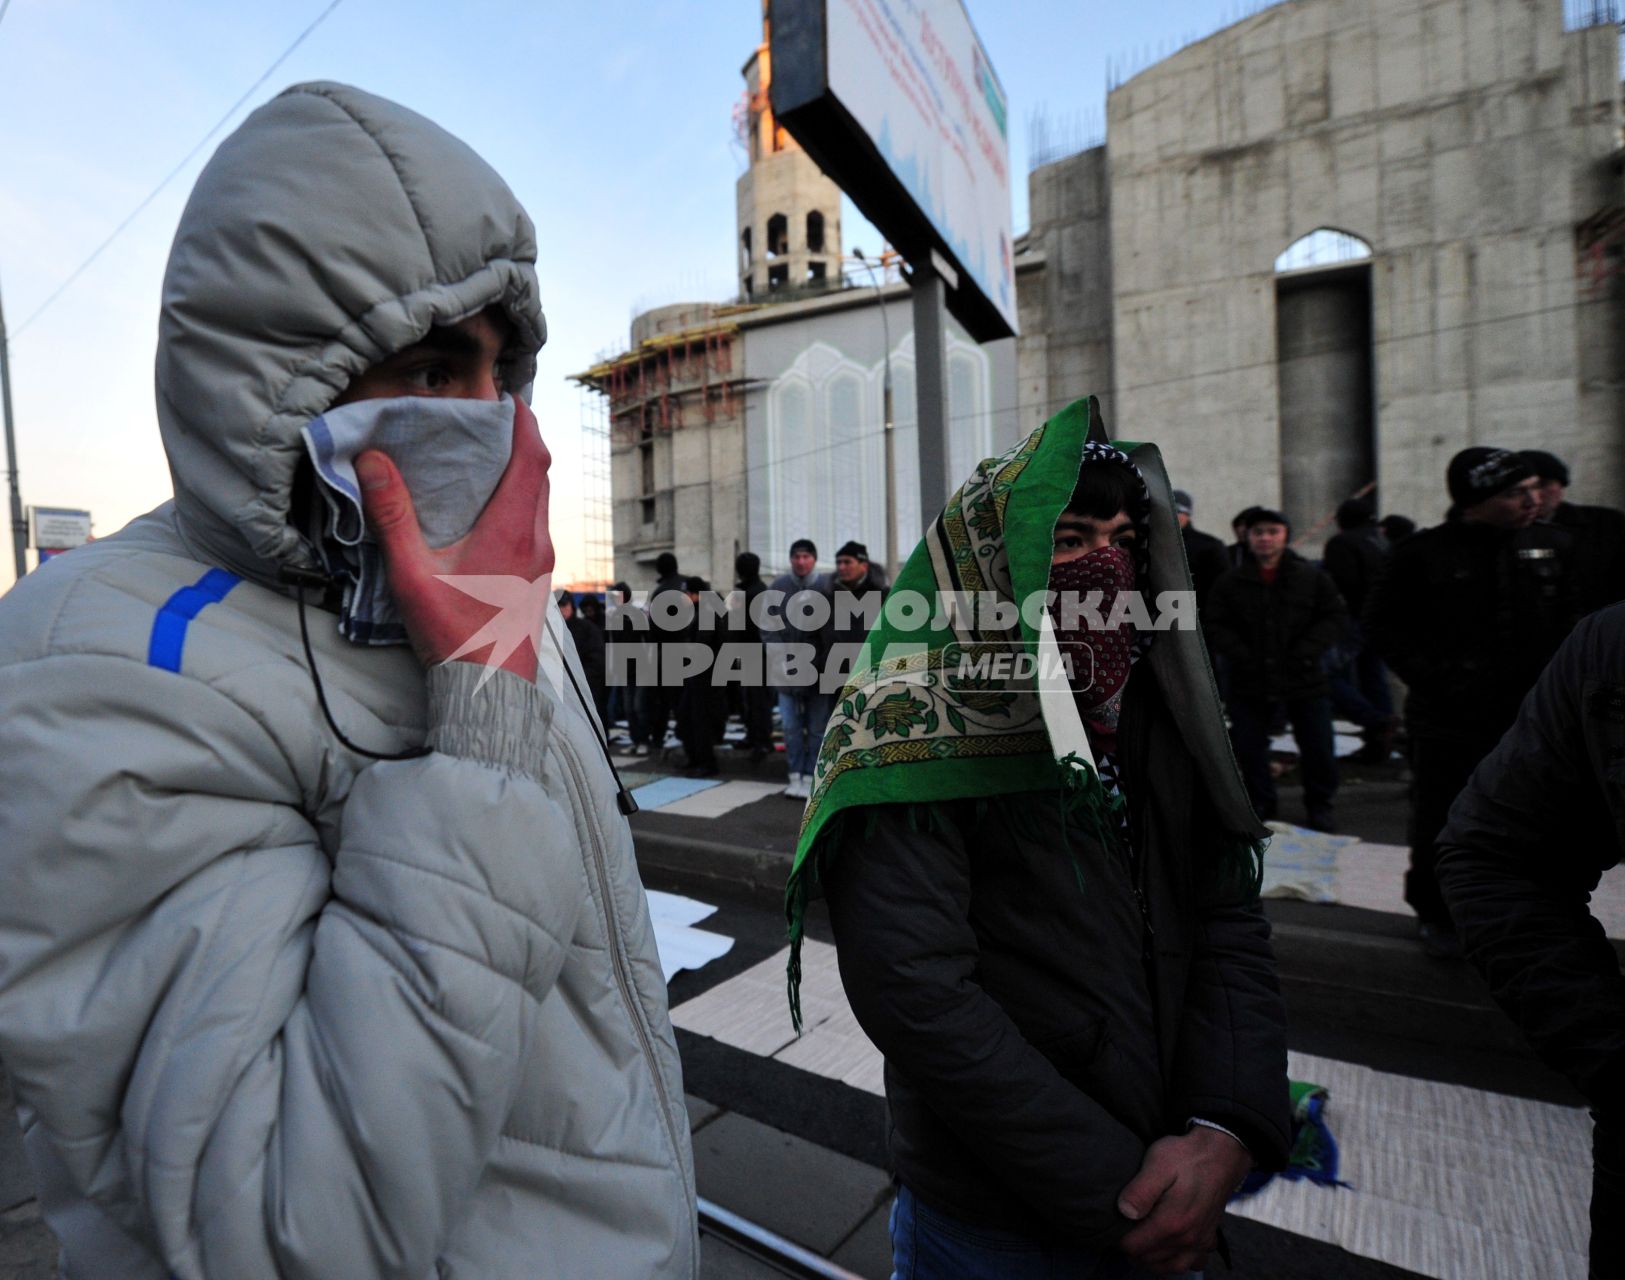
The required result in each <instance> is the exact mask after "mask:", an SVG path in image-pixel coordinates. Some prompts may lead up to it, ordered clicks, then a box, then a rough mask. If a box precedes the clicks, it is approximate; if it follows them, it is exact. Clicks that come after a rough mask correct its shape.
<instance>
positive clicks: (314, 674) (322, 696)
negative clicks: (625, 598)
mask: <svg viewBox="0 0 1625 1280" xmlns="http://www.w3.org/2000/svg"><path fill="white" fill-rule="evenodd" d="M279 576H280V578H281V579H282V581H283V582H286V583H287V584H288V585H290V586H291V587H293V589H294V598H295V599H296V600H297V601H298V602H299V639H300V641H301V642H302V643H303V644H304V647H305V665H306V666H308V667H309V668H310V682H311V684H313V685H314V686H315V687H316V702H317V705H319V706H320V707H321V709H322V715H323V717H324V718H325V719H326V720H327V727H328V728H329V729H331V730H332V731H333V736H334V737H335V738H337V739H338V740H339V741H340V742H341V743H342V744H343V745H344V746H345V747H346V748H348V749H349V750H351V751H353V752H355V753H356V754H357V755H358V756H366V757H367V758H368V759H369V760H421V759H422V758H423V757H424V756H426V755H428V754H430V752H431V751H432V750H433V748H431V747H410V748H408V749H407V750H405V751H370V750H368V749H367V748H366V747H363V746H361V745H360V744H359V743H355V742H351V741H350V739H349V738H348V737H346V736H345V733H344V730H343V729H340V728H339V726H338V722H337V721H336V720H334V719H333V712H332V709H331V708H330V707H329V706H328V705H327V691H326V690H325V689H324V688H322V677H321V673H320V672H319V671H317V669H316V652H315V650H314V649H312V648H311V644H310V626H309V623H307V622H306V620H305V588H306V587H321V588H323V589H324V590H325V589H326V588H327V587H329V586H331V585H332V579H331V578H329V577H328V576H327V575H326V574H324V573H320V572H318V571H316V570H314V569H299V568H294V567H292V566H284V567H283V569H282V571H281V573H280V574H279ZM542 629H543V630H544V631H546V632H547V633H548V636H549V637H550V638H551V639H552V641H553V647H554V648H555V649H557V650H558V651H559V661H560V663H561V664H562V665H563V667H564V674H565V676H566V677H567V678H568V679H569V681H570V688H571V689H573V690H575V695H576V701H577V702H579V703H580V704H581V709H582V710H583V711H585V712H586V713H587V723H588V724H594V723H595V721H594V720H593V711H592V707H591V706H590V705H589V704H588V702H587V699H586V697H585V696H584V695H583V694H582V692H581V686H580V685H579V684H577V683H576V675H575V672H573V671H571V670H570V661H569V659H568V658H566V657H565V654H564V649H563V647H562V646H561V645H560V644H559V640H558V637H557V636H555V635H553V628H552V627H550V626H548V625H547V620H546V619H545V618H544V619H543V620H542ZM593 739H594V741H596V742H597V743H598V747H599V750H601V751H602V752H603V753H604V763H605V764H607V765H608V766H609V773H610V776H611V777H612V778H614V779H615V807H616V808H617V809H619V810H620V811H621V813H622V814H623V815H624V816H626V817H631V816H632V815H633V814H634V813H636V812H637V811H638V802H637V801H636V800H635V799H634V798H633V796H632V793H631V792H630V791H628V790H627V789H626V784H625V783H624V782H622V781H621V773H620V770H619V769H617V768H616V767H615V759H614V757H613V756H612V755H611V754H610V750H609V740H608V738H606V737H605V736H604V734H603V731H602V730H601V729H595V731H594V733H593Z"/></svg>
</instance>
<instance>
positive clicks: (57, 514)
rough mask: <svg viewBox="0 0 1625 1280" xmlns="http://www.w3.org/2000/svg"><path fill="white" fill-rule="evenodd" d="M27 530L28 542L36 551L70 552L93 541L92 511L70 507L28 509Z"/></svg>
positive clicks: (42, 558) (42, 557) (43, 557)
mask: <svg viewBox="0 0 1625 1280" xmlns="http://www.w3.org/2000/svg"><path fill="white" fill-rule="evenodd" d="M28 529H29V538H28V540H29V542H30V543H31V544H32V545H33V546H34V547H35V548H36V549H38V550H40V551H50V552H56V551H71V550H73V548H75V547H82V546H84V545H85V543H87V542H89V541H90V512H88V511H77V510H74V509H72V508H69V507H29V508H28ZM40 559H41V560H44V559H46V557H45V556H41V557H40Z"/></svg>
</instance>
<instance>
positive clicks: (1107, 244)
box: [1016, 147, 1116, 432]
mask: <svg viewBox="0 0 1625 1280" xmlns="http://www.w3.org/2000/svg"><path fill="white" fill-rule="evenodd" d="M1027 206H1028V210H1029V217H1030V226H1029V229H1028V232H1027V236H1026V242H1025V249H1026V252H1025V253H1021V252H1019V251H1018V253H1017V256H1016V309H1017V312H1018V315H1019V319H1020V323H1021V336H1020V337H1019V338H1018V339H1017V340H1016V352H1017V357H1016V358H1017V369H1018V374H1017V376H1018V378H1019V387H1020V390H1019V403H1020V424H1021V429H1022V431H1023V432H1026V431H1031V430H1032V429H1033V428H1034V427H1037V426H1039V425H1041V424H1042V423H1043V422H1044V421H1045V419H1047V418H1048V417H1049V416H1050V415H1051V414H1053V413H1055V412H1056V411H1057V410H1059V409H1063V408H1065V407H1066V406H1067V405H1068V404H1070V403H1072V401H1074V400H1076V399H1079V398H1080V397H1082V396H1087V395H1097V396H1099V397H1100V398H1101V409H1102V412H1103V413H1104V414H1105V417H1106V421H1107V423H1108V424H1111V423H1113V422H1114V421H1115V418H1114V413H1115V408H1116V405H1115V402H1114V397H1113V395H1112V271H1111V221H1110V209H1111V200H1110V188H1109V186H1108V184H1107V164H1106V149H1105V148H1104V147H1094V148H1092V149H1090V150H1088V151H1084V152H1080V153H1079V154H1077V155H1075V156H1069V157H1068V158H1066V159H1064V160H1059V161H1057V162H1056V163H1054V164H1051V165H1045V166H1044V167H1043V168H1041V169H1035V170H1033V172H1032V173H1030V174H1029V175H1028V177H1027Z"/></svg>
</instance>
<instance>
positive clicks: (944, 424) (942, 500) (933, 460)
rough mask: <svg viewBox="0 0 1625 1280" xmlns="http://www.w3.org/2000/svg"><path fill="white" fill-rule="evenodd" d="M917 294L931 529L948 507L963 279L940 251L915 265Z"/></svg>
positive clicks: (923, 494) (918, 385)
mask: <svg viewBox="0 0 1625 1280" xmlns="http://www.w3.org/2000/svg"><path fill="white" fill-rule="evenodd" d="M909 284H910V285H911V286H912V288H913V291H914V403H915V406H916V411H915V415H914V416H915V418H916V420H917V421H918V422H919V431H920V437H919V449H920V519H921V521H922V522H924V523H925V524H929V523H930V522H931V521H932V520H934V519H935V518H936V513H937V512H939V511H941V510H942V508H943V506H944V505H945V504H946V503H947V501H948V494H949V492H950V491H951V490H950V477H949V475H948V319H947V317H948V308H947V300H946V290H947V289H957V288H958V287H959V274H958V273H957V272H956V271H955V270H954V269H953V268H952V267H951V266H949V265H948V263H947V262H946V261H944V259H943V257H942V255H941V254H939V253H938V252H937V251H936V250H935V249H932V250H931V251H930V255H929V257H927V258H926V260H925V261H923V262H911V263H909Z"/></svg>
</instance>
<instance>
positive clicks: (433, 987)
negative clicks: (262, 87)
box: [0, 83, 699, 1280]
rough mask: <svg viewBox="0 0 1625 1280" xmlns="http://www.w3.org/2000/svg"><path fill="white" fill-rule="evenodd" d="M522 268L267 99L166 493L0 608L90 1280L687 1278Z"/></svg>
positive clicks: (173, 413)
mask: <svg viewBox="0 0 1625 1280" xmlns="http://www.w3.org/2000/svg"><path fill="white" fill-rule="evenodd" d="M536 256H537V246H536V237H535V231H534V228H533V227H532V224H531V221H530V218H529V217H528V216H527V215H526V214H525V211H524V209H522V208H521V207H520V205H519V202H518V201H517V200H516V199H515V198H514V195H513V193H512V192H511V191H510V190H509V189H508V187H507V185H506V184H505V183H504V182H503V180H502V179H501V178H500V177H499V176H498V175H497V173H496V172H495V171H494V170H493V169H492V168H491V167H490V166H489V165H487V164H486V163H485V162H484V161H483V160H482V159H480V157H479V156H478V155H476V154H475V153H474V151H473V150H471V149H470V148H469V147H468V146H467V144H465V143H463V142H461V141H460V140H458V139H457V138H455V137H453V136H452V135H450V134H449V133H447V132H446V131H445V130H443V129H441V128H440V127H439V126H438V125H436V124H434V123H432V122H431V121H429V120H426V119H424V118H423V117H422V116H419V115H417V114H415V113H413V112H412V111H409V110H407V109H406V108H404V107H401V106H399V105H397V104H395V103H393V102H388V101H385V100H384V99H382V98H378V97H375V96H373V95H371V94H368V93H364V92H361V91H360V90H357V89H353V88H349V87H347V86H345V85H339V84H331V83H317V84H303V85H298V86H295V87H294V88H292V89H289V90H288V91H286V92H285V93H283V94H280V95H279V96H277V97H276V98H274V99H272V100H271V101H270V102H269V103H267V104H265V105H264V106H262V107H260V108H259V109H258V110H257V111H255V112H254V113H253V114H252V115H251V116H249V117H248V119H247V120H246V121H245V122H244V123H243V124H242V126H241V127H240V128H239V129H237V131H236V132H235V133H233V134H232V135H231V136H230V137H229V138H227V139H226V140H225V141H224V142H223V143H222V144H221V145H220V148H219V150H217V151H216V152H215V154H214V156H213V157H212V158H211V159H210V161H209V163H208V164H207V165H206V166H205V168H204V170H203V172H202V174H201V175H200V176H199V178H198V181H197V185H196V187H195V188H194V190H193V192H192V195H191V198H190V200H189V201H188V203H187V206H186V209H185V211H184V212H183V213H182V215H181V219H180V225H179V227H178V229H177V231H176V234H175V240H174V246H173V248H172V250H171V252H170V257H169V264H168V268H167V271H166V274H165V278H164V287H163V299H162V306H161V310H160V313H159V323H158V358H157V378H156V382H157V398H158V420H159V425H160V428H161V431H162V435H163V443H164V449H165V451H166V453H167V454H168V456H169V465H170V470H171V474H172V476H173V478H174V483H175V497H174V500H173V501H172V502H166V503H165V504H163V505H162V506H160V507H159V508H157V509H156V510H155V511H153V512H151V513H149V514H148V515H145V516H142V517H140V518H139V519H137V520H135V521H134V522H132V523H131V524H130V525H128V526H126V527H125V528H124V529H122V530H120V531H119V532H118V533H115V534H113V535H112V536H111V537H109V538H105V539H102V540H101V541H98V542H96V543H94V544H93V545H91V546H87V547H84V548H82V549H80V550H76V551H73V552H71V553H69V554H68V555H66V556H63V557H61V559H60V560H58V561H56V562H54V563H52V564H51V565H50V567H49V568H47V569H46V570H44V571H43V572H41V573H37V574H30V575H29V576H28V577H26V578H25V579H23V581H22V582H20V583H18V585H17V586H16V587H15V588H14V589H13V590H12V591H11V592H10V593H9V594H7V596H6V597H5V598H4V600H3V601H0V794H3V795H4V796H5V797H6V802H5V805H4V807H3V809H0V884H4V886H5V889H4V892H0V1058H3V1059H4V1061H5V1065H6V1069H7V1070H8V1071H9V1072H10V1074H11V1076H12V1078H13V1081H14V1083H15V1086H16V1093H17V1100H18V1103H19V1114H20V1118H21V1120H22V1129H23V1133H24V1135H25V1136H24V1141H25V1143H26V1147H27V1154H28V1160H29V1164H30V1165H31V1167H32V1170H33V1174H34V1178H35V1180H36V1182H37V1185H38V1190H39V1199H40V1204H41V1206H42V1208H43V1211H44V1216H45V1219H46V1221H47V1222H48V1223H49V1224H50V1226H51V1228H52V1229H53V1230H54V1231H55V1232H56V1234H57V1236H58V1237H59V1239H60V1241H61V1244H62V1263H61V1267H62V1274H63V1275H65V1276H67V1277H71V1278H74V1280H79V1278H87V1280H102V1278H103V1277H118V1278H119V1280H171V1278H172V1277H180V1278H182V1280H210V1278H219V1280H293V1278H294V1277H299V1278H301V1280H316V1278H317V1277H335V1278H336V1277H343V1278H344V1280H381V1278H382V1277H410V1278H411V1280H421V1278H423V1277H429V1276H433V1277H437V1280H475V1278H476V1277H478V1278H481V1280H486V1278H492V1280H494V1278H495V1277H512V1276H535V1275H539V1274H547V1275H554V1276H616V1277H622V1276H638V1277H652V1276H661V1277H666V1276H694V1275H697V1274H698V1270H699V1250H698V1237H697V1232H696V1227H695V1224H696V1210H697V1202H696V1197H695V1191H694V1173H693V1159H692V1154H691V1150H690V1142H689V1129H688V1122H687V1119H686V1118H685V1114H684V1106H683V1082H682V1071H681V1066H680V1063H679V1060H678V1056H677V1046H676V1043H675V1039H674V1037H673V1034H672V1029H671V1025H670V1020H669V1018H668V1015H667V1008H666V987H665V983H664V981H663V980H662V978H661V968H660V961H659V957H658V954H657V953H656V950H655V943H654V934H653V930H652V928H651V927H650V921H649V911H648V903H647V900H646V898H645V895H644V893H643V889H642V886H641V885H640V883H639V881H638V870H637V864H636V862H635V861H634V859H633V856H632V840H631V834H630V831H629V830H628V827H627V824H626V820H625V818H624V817H623V816H622V815H621V812H619V811H618V804H617V788H616V785H615V781H614V778H613V775H612V771H611V768H610V766H609V764H608V760H607V752H606V750H605V749H604V748H603V747H602V745H601V741H600V739H599V737H598V730H597V720H596V718H595V716H594V715H593V713H592V711H591V710H590V707H589V705H588V703H587V702H586V691H587V682H586V679H585V676H584V673H583V671H582V668H581V664H580V662H579V661H578V660H577V658H576V655H575V648H574V645H573V644H572V643H571V641H570V638H569V633H568V631H567V630H566V629H565V627H564V624H563V621H562V619H561V618H560V616H559V612H558V610H557V608H556V607H552V605H551V602H550V600H549V591H548V584H549V575H550V574H551V571H552V569H553V547H552V542H551V539H550V536H549V531H548V530H549V526H548V497H549V487H548V466H549V462H550V459H549V456H548V452H547V449H546V447H545V445H544V444H543V442H542V438H541V435H540V433H539V430H538V426H537V423H536V419H535V418H534V417H533V416H532V414H531V413H530V410H529V409H528V408H526V407H525V403H524V397H525V396H526V395H527V394H528V390H529V387H530V384H531V382H532V380H533V378H534V377H535V370H536V353H537V350H538V348H540V346H541V345H542V341H543V338H544V336H545V332H546V330H545V327H544V324H543V321H542V311H541V305H540V303H539V301H538V287H537V279H536V266H535V264H536ZM448 579H449V580H448Z"/></svg>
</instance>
